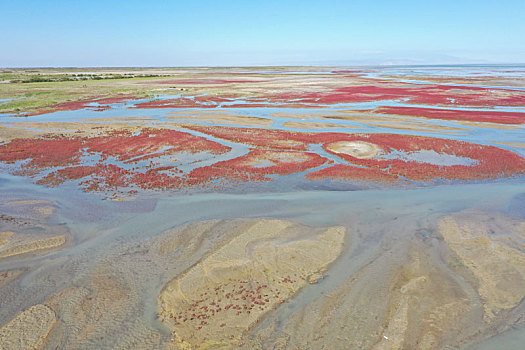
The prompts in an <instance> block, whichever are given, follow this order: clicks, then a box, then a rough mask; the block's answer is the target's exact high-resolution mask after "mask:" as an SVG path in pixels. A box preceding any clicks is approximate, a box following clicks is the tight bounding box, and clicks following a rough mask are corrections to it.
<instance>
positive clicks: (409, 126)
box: [362, 121, 466, 135]
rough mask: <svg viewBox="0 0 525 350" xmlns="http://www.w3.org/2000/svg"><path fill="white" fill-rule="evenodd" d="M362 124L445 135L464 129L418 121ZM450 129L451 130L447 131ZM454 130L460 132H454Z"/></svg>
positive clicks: (456, 133)
mask: <svg viewBox="0 0 525 350" xmlns="http://www.w3.org/2000/svg"><path fill="white" fill-rule="evenodd" d="M362 124H364V125H368V126H374V127H379V128H386V129H394V130H410V131H422V132H432V133H438V134H446V135H463V134H464V132H465V131H466V130H465V129H464V128H455V127H446V126H442V125H433V124H430V123H428V124H420V123H403V122H390V121H389V122H382V123H368V122H362ZM449 130H451V131H449ZM454 130H457V131H462V132H454Z"/></svg>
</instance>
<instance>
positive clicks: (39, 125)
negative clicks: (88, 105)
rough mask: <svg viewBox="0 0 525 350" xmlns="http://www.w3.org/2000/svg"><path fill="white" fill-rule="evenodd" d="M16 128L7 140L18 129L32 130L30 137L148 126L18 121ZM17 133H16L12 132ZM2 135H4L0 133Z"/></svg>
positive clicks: (132, 129)
mask: <svg viewBox="0 0 525 350" xmlns="http://www.w3.org/2000/svg"><path fill="white" fill-rule="evenodd" d="M13 126H16V129H15V128H9V129H10V130H6V140H11V139H13V138H16V135H17V134H16V132H17V130H31V131H32V134H31V135H29V136H28V137H33V138H34V137H41V136H43V135H44V134H49V133H57V134H64V135H68V136H77V137H83V136H95V135H100V134H104V133H107V132H115V131H123V130H126V131H130V132H136V131H139V130H140V129H141V128H142V127H145V126H147V125H146V123H143V122H134V123H133V122H125V121H123V122H120V123H119V122H113V123H109V122H108V123H87V122H18V123H13ZM9 131H10V132H11V133H15V134H10V133H9ZM0 137H2V135H1V134H0Z"/></svg>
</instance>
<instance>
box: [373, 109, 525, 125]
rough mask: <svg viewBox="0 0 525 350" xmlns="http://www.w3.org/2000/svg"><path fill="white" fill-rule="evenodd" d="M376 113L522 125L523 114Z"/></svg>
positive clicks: (451, 111)
mask: <svg viewBox="0 0 525 350" xmlns="http://www.w3.org/2000/svg"><path fill="white" fill-rule="evenodd" d="M376 111H377V113H381V114H395V115H403V116H409V117H423V118H432V119H444V120H462V121H472V122H486V123H500V124H524V123H525V113H519V112H497V111H460V110H454V109H437V108H419V107H379V108H378V109H376Z"/></svg>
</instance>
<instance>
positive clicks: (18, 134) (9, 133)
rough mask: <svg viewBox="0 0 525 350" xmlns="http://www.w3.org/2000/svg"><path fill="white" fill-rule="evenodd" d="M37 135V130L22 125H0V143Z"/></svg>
mask: <svg viewBox="0 0 525 350" xmlns="http://www.w3.org/2000/svg"><path fill="white" fill-rule="evenodd" d="M15 125H16V124H15ZM38 135H39V133H38V132H37V131H34V130H29V129H25V128H24V127H17V126H12V124H10V125H0V143H2V142H9V141H12V140H14V139H20V138H31V137H36V136H38Z"/></svg>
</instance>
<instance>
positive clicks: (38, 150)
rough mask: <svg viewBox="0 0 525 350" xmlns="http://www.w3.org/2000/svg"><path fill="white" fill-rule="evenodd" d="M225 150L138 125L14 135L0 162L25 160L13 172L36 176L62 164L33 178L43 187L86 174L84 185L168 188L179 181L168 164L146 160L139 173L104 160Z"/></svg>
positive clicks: (0, 147)
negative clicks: (102, 131) (134, 129)
mask: <svg viewBox="0 0 525 350" xmlns="http://www.w3.org/2000/svg"><path fill="white" fill-rule="evenodd" d="M230 150H231V148H230V147H228V146H224V145H221V144H219V143H216V142H213V141H210V140H207V139H205V138H202V137H198V136H194V135H191V134H188V133H185V132H180V131H175V130H169V129H163V130H158V129H144V130H142V132H141V133H140V134H137V135H134V134H131V133H130V132H115V133H113V134H111V135H106V136H97V137H90V138H81V137H74V138H65V137H49V138H43V139H17V140H13V141H11V142H10V143H6V144H2V145H0V162H5V163H11V164H12V163H15V162H17V161H24V160H27V162H26V163H24V164H23V165H22V170H21V171H20V172H19V173H20V174H25V175H36V174H38V173H39V172H43V171H46V170H48V169H53V168H57V167H65V168H62V169H58V170H56V171H53V172H51V173H50V174H48V175H47V176H45V177H44V178H42V179H41V180H40V181H39V183H41V184H45V185H48V186H56V185H58V184H60V183H63V182H64V181H66V180H78V179H81V178H85V177H87V176H92V177H93V178H94V179H93V180H86V181H84V182H83V184H84V185H86V188H87V189H88V190H99V189H102V188H116V187H132V186H137V187H139V188H144V189H153V188H155V189H172V188H178V187H180V186H181V184H182V181H181V180H180V179H179V177H177V176H173V175H177V174H179V173H180V172H181V171H180V170H179V169H177V168H175V167H174V166H161V167H157V168H153V166H152V164H151V162H150V165H148V166H146V168H147V170H146V171H144V172H141V171H140V170H141V169H140V167H139V168H133V169H129V170H128V169H124V168H122V167H119V166H117V165H114V164H107V163H104V162H106V161H107V160H108V158H109V157H112V158H113V161H117V162H123V163H135V164H137V162H139V161H142V160H145V159H148V158H149V156H151V155H152V154H153V155H154V157H159V156H163V155H170V154H176V153H179V152H188V153H198V152H208V153H211V154H223V153H226V152H229V151H230ZM93 156H98V157H99V158H100V159H99V160H98V163H95V164H94V165H92V166H91V165H79V164H80V163H81V162H82V163H89V162H93V159H90V157H93ZM166 172H168V173H170V174H167V173H166Z"/></svg>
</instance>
